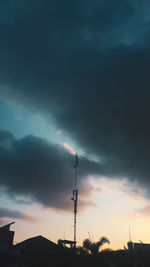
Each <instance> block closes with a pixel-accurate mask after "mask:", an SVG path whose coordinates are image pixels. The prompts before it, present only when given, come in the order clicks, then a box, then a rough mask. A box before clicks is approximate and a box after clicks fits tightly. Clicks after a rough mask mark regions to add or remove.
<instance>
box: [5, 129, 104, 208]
mask: <svg viewBox="0 0 150 267" xmlns="http://www.w3.org/2000/svg"><path fill="white" fill-rule="evenodd" d="M73 166H74V156H73V155H72V154H70V153H69V152H68V151H67V150H66V149H64V148H63V146H61V145H53V144H51V143H50V142H47V141H46V140H45V139H42V138H38V137H35V136H27V137H25V138H22V139H19V140H16V139H15V138H14V137H13V135H12V134H10V133H9V132H7V131H4V130H1V131H0V185H1V186H2V187H3V192H4V190H5V193H8V194H9V196H12V197H13V198H15V196H16V200H17V197H18V196H20V197H21V196H22V197H24V199H25V200H27V201H28V200H29V199H32V200H33V201H35V202H38V203H41V204H43V205H44V206H47V207H51V208H55V209H62V210H69V209H70V208H72V205H73V204H72V203H71V196H72V190H73V187H74V168H73ZM101 172H102V167H101V166H99V164H98V163H95V162H92V161H90V160H87V159H86V158H84V157H80V170H79V187H80V192H81V197H80V207H81V209H82V208H84V207H87V206H88V205H93V203H92V202H91V200H90V193H92V190H94V188H92V186H91V187H90V186H89V185H88V181H87V179H88V176H89V175H99V173H101ZM84 181H85V184H84Z"/></svg>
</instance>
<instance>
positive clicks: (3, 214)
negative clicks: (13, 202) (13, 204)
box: [0, 207, 38, 222]
mask: <svg viewBox="0 0 150 267" xmlns="http://www.w3.org/2000/svg"><path fill="white" fill-rule="evenodd" d="M6 218H11V219H21V220H26V221H30V222H36V221H38V220H37V219H36V218H34V217H33V216H31V215H29V214H26V213H24V212H21V211H17V210H12V209H7V208H4V207H0V222H2V221H4V219H6Z"/></svg>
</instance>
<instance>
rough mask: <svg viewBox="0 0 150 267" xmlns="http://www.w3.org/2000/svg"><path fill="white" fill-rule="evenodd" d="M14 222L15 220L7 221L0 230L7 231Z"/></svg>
mask: <svg viewBox="0 0 150 267" xmlns="http://www.w3.org/2000/svg"><path fill="white" fill-rule="evenodd" d="M14 223H15V222H11V223H9V224H6V225H3V226H1V227H0V230H5V231H9V230H10V226H11V225H12V224H14Z"/></svg>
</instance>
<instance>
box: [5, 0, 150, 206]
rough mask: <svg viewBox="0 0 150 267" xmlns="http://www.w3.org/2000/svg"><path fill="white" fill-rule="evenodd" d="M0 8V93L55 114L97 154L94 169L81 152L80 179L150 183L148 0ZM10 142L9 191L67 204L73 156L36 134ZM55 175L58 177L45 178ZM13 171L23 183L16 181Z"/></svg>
mask: <svg viewBox="0 0 150 267" xmlns="http://www.w3.org/2000/svg"><path fill="white" fill-rule="evenodd" d="M1 5H2V8H1V14H0V35H1V42H0V58H1V62H0V84H1V96H2V97H7V98H11V99H13V100H14V101H18V102H19V103H22V104H23V105H25V106H27V107H29V108H32V109H34V110H38V111H41V112H42V113H43V114H49V113H51V115H52V116H53V118H54V119H55V121H56V123H57V125H58V126H59V127H61V128H63V129H64V131H65V132H66V133H69V135H70V137H71V138H72V140H73V141H75V142H76V143H77V144H78V145H80V146H81V147H82V148H83V149H84V150H85V151H86V152H87V153H91V154H94V155H96V156H97V157H98V158H99V159H100V162H101V164H100V165H99V166H98V165H96V166H95V165H94V164H95V163H92V165H91V166H92V167H91V168H89V167H88V166H89V162H87V160H86V159H84V160H83V165H84V167H85V168H84V167H81V168H84V170H82V171H83V173H82V175H81V176H84V175H85V174H86V175H87V176H88V175H90V174H100V175H105V176H108V177H117V178H124V177H127V178H129V179H130V180H131V181H136V182H137V183H138V184H139V186H142V187H144V188H149V177H150V168H149V158H150V127H149V124H150V90H149V87H150V79H149V77H150V69H149V64H150V49H149V47H150V46H149V44H150V42H149V36H150V35H149V33H150V20H149V14H148V10H149V7H150V4H149V1H147V0H145V1H142V2H141V1H128V0H127V1H120V0H115V1H113V2H112V1H110V0H107V1H105V2H104V1H97V0H94V1H75V2H74V1H70V0H69V1H60V0H58V1H48V0H45V1H42V2H41V1H37V0H36V1H35V0H33V1H32V3H31V1H29V0H26V1H22V2H20V1H17V0H16V1H13V5H12V1H8V2H7V5H6V4H4V1H2V3H1ZM7 134H8V133H7ZM11 138H13V137H11V136H10V139H11ZM12 142H13V147H15V157H14V154H13V156H12V154H11V153H12V152H9V153H10V154H9V156H8V155H7V154H6V152H5V151H3V153H2V155H1V156H2V157H4V156H5V157H6V158H7V157H8V162H9V164H10V168H9V170H7V175H5V177H7V179H8V180H7V179H6V178H5V181H7V185H8V188H11V189H8V190H10V191H13V192H16V193H20V188H21V187H22V189H21V192H22V193H24V194H26V193H28V194H29V195H30V194H31V195H33V196H34V197H35V199H38V200H39V201H41V202H42V203H45V204H47V205H52V206H55V207H56V208H57V207H58V206H59V207H60V206H61V207H62V208H63V205H65V207H66V205H67V204H66V203H65V204H64V201H62V199H65V198H64V195H66V192H69V190H70V188H71V182H70V180H69V179H70V177H71V175H72V174H71V170H70V169H68V161H69V162H70V155H69V154H67V153H64V151H63V153H64V154H63V155H62V154H61V153H62V152H61V151H60V149H59V148H58V147H57V146H55V147H54V146H52V145H47V144H46V143H44V142H45V141H43V140H41V139H36V138H34V137H31V136H30V137H26V138H24V139H22V140H20V141H19V140H18V141H16V140H12ZM13 149H14V148H13ZM16 151H17V152H16ZM43 153H44V155H43ZM52 155H53V157H52ZM68 155H69V156H68ZM16 157H17V159H16ZM60 157H61V159H62V158H63V164H62V160H60ZM54 159H55V160H54ZM16 160H17V162H16ZM18 162H19V164H18ZM37 162H40V164H37ZM66 162H67V163H66ZM70 163H71V162H70ZM4 166H5V163H4ZM14 166H20V167H19V169H17V167H16V168H14ZM39 166H40V167H39ZM48 166H49V167H48ZM58 166H59V168H58ZM81 166H82V164H81ZM102 166H103V167H102ZM1 168H2V169H3V168H4V167H1ZM39 168H40V170H39ZM91 169H92V171H91ZM10 170H11V171H10ZM29 170H30V171H29ZM28 171H29V173H28ZM82 171H81V172H82ZM3 172H5V171H4V170H3ZM3 172H2V173H3ZM49 172H50V173H51V177H55V178H51V179H49ZM12 173H13V174H12ZM60 174H61V175H60ZM11 175H13V177H17V179H18V180H17V181H18V182H17V183H14V184H12V182H11V179H10V176H11ZM43 176H44V177H46V184H47V185H48V187H46V188H47V189H45V187H44V184H45V182H44V181H45V180H42V178H41V177H43ZM60 176H61V179H62V181H63V183H60V182H59V179H60ZM2 177H3V175H2ZM22 177H23V178H22ZM15 179H16V178H15ZM15 179H14V181H15ZM19 179H21V180H19ZM19 181H20V183H19ZM31 181H32V182H31ZM39 181H40V182H39ZM41 181H43V183H44V184H43V185H42V186H41ZM3 182H4V181H3ZM30 183H31V184H30ZM29 184H30V186H28V188H27V185H29ZM35 184H36V186H37V187H39V188H40V191H38V190H37V191H36V190H35ZM56 184H57V191H56V190H55V188H56ZM49 188H52V190H51V191H50V192H49ZM148 191H149V190H148ZM148 191H147V195H149V193H148ZM54 192H55V193H56V192H57V194H55V193H54ZM48 195H49V198H50V200H49V199H48V198H47V196H48ZM56 198H57V199H58V200H57V202H55V201H54V199H56ZM54 202H55V204H51V203H54ZM58 203H59V204H58Z"/></svg>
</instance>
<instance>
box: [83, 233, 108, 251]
mask: <svg viewBox="0 0 150 267" xmlns="http://www.w3.org/2000/svg"><path fill="white" fill-rule="evenodd" d="M105 243H108V244H109V243H110V242H109V240H108V239H107V238H106V237H102V238H101V239H100V240H99V241H98V242H91V240H90V239H85V240H84V241H83V248H85V249H86V250H87V251H88V252H89V251H90V252H91V254H93V255H96V254H98V252H99V248H100V247H101V246H102V245H103V244H105Z"/></svg>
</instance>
